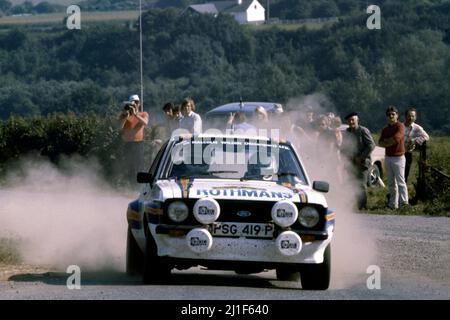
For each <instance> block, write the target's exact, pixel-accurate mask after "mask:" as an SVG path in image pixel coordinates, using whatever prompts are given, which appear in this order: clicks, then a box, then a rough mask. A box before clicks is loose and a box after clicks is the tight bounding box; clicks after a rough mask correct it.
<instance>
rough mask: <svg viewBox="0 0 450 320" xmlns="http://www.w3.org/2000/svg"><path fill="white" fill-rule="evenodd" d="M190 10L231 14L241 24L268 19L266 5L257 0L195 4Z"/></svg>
mask: <svg viewBox="0 0 450 320" xmlns="http://www.w3.org/2000/svg"><path fill="white" fill-rule="evenodd" d="M187 10H188V11H191V12H196V13H200V14H212V15H214V16H217V15H218V14H219V13H222V14H230V15H232V16H233V17H234V19H235V20H236V21H237V22H238V23H240V24H246V23H256V24H258V23H263V22H264V21H265V20H266V14H265V11H266V9H264V7H263V6H262V5H261V4H260V3H259V2H258V1H257V0H233V1H214V2H209V3H204V4H193V5H190V6H189V7H188V8H187Z"/></svg>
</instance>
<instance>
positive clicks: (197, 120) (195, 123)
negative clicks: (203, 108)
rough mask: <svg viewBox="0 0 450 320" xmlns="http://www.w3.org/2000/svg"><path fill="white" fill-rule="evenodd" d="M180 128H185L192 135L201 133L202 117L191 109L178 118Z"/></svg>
mask: <svg viewBox="0 0 450 320" xmlns="http://www.w3.org/2000/svg"><path fill="white" fill-rule="evenodd" d="M180 129H186V130H188V131H189V132H190V133H192V134H194V135H199V134H201V133H202V118H201V117H200V115H199V114H197V113H195V112H193V111H191V112H190V113H189V114H188V115H187V116H185V117H183V118H182V119H181V120H180Z"/></svg>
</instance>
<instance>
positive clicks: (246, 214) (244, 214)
mask: <svg viewBox="0 0 450 320" xmlns="http://www.w3.org/2000/svg"><path fill="white" fill-rule="evenodd" d="M237 215H238V216H239V217H241V218H247V217H250V216H251V215H252V213H251V212H250V211H238V212H237Z"/></svg>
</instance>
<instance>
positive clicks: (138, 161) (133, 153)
mask: <svg viewBox="0 0 450 320" xmlns="http://www.w3.org/2000/svg"><path fill="white" fill-rule="evenodd" d="M123 155H124V163H123V166H124V167H123V168H124V172H125V174H126V180H127V181H128V182H130V183H131V184H134V183H136V176H137V173H138V172H140V171H143V162H144V142H143V141H131V142H125V144H124V148H123Z"/></svg>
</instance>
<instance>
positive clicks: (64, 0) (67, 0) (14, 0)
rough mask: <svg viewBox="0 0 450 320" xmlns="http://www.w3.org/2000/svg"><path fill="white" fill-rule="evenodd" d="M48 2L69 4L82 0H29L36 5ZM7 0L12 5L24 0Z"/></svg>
mask: <svg viewBox="0 0 450 320" xmlns="http://www.w3.org/2000/svg"><path fill="white" fill-rule="evenodd" d="M29 1H30V0H29ZM44 1H46V2H48V3H53V4H62V5H67V6H69V5H71V4H77V3H79V2H81V1H82V0H31V2H32V3H33V5H37V4H38V3H40V2H44ZM9 2H11V4H12V5H14V6H15V5H17V4H21V3H24V2H25V0H9Z"/></svg>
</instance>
